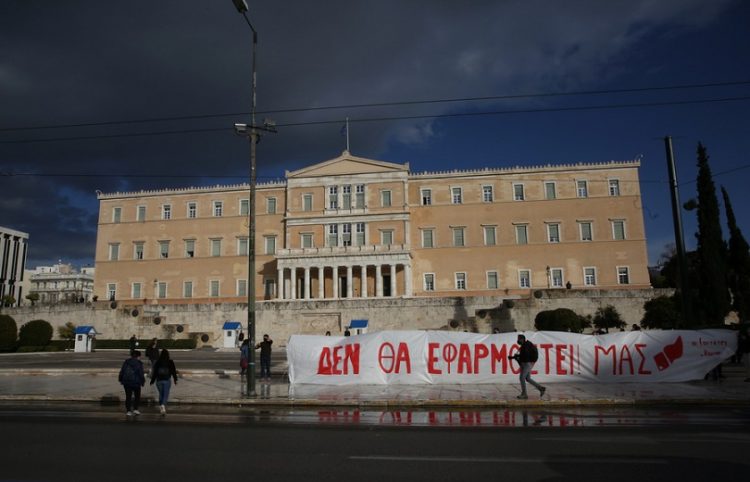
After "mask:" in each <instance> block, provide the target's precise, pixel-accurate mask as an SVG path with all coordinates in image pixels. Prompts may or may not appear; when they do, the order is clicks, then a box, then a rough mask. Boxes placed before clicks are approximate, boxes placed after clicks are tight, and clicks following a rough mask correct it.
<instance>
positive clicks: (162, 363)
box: [150, 348, 177, 415]
mask: <svg viewBox="0 0 750 482" xmlns="http://www.w3.org/2000/svg"><path fill="white" fill-rule="evenodd" d="M172 380H174V384H175V385H177V368H176V367H175V366H174V361H172V360H171V359H170V358H169V351H167V349H166V348H164V349H162V351H161V354H160V355H159V359H158V360H156V363H155V364H154V369H153V370H152V371H151V382H150V384H151V385H153V384H154V382H156V389H157V390H158V391H159V411H160V412H161V414H162V415H166V414H167V402H168V401H169V390H170V389H171V388H172Z"/></svg>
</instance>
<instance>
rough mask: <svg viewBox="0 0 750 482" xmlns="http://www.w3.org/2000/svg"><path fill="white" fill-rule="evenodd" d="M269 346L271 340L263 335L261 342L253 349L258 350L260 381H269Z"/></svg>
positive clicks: (271, 343) (271, 342)
mask: <svg viewBox="0 0 750 482" xmlns="http://www.w3.org/2000/svg"><path fill="white" fill-rule="evenodd" d="M271 345H273V340H272V339H271V338H270V337H269V336H268V335H263V341H261V342H260V343H258V344H257V345H255V349H256V350H257V349H258V348H260V379H261V380H263V379H265V380H266V381H268V382H270V381H271Z"/></svg>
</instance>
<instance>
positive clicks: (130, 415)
mask: <svg viewBox="0 0 750 482" xmlns="http://www.w3.org/2000/svg"><path fill="white" fill-rule="evenodd" d="M125 416H126V417H132V416H133V412H131V411H130V410H128V411H127V412H125Z"/></svg>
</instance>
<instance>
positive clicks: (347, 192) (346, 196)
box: [341, 184, 352, 209]
mask: <svg viewBox="0 0 750 482" xmlns="http://www.w3.org/2000/svg"><path fill="white" fill-rule="evenodd" d="M341 197H342V199H341V207H343V208H344V209H351V208H352V186H351V185H349V184H347V185H346V186H342V187H341Z"/></svg>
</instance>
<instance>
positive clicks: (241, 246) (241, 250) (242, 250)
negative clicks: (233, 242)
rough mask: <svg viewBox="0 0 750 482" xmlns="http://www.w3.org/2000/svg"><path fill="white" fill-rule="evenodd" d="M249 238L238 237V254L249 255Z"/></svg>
mask: <svg viewBox="0 0 750 482" xmlns="http://www.w3.org/2000/svg"><path fill="white" fill-rule="evenodd" d="M247 246H248V238H237V256H247V254H248V251H247Z"/></svg>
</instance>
